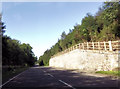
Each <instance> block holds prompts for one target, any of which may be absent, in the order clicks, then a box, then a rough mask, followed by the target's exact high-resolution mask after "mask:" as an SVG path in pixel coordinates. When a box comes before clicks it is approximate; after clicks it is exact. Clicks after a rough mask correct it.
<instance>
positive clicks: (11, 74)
mask: <svg viewBox="0 0 120 89" xmlns="http://www.w3.org/2000/svg"><path fill="white" fill-rule="evenodd" d="M27 69H28V67H16V68H15V67H14V68H13V69H10V70H9V69H8V70H6V69H5V68H3V69H2V83H4V82H6V81H8V80H9V79H10V78H12V77H14V76H16V75H18V74H19V73H21V72H23V71H25V70H27Z"/></svg>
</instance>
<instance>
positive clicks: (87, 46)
mask: <svg viewBox="0 0 120 89" xmlns="http://www.w3.org/2000/svg"><path fill="white" fill-rule="evenodd" d="M87 50H89V45H88V42H87Z"/></svg>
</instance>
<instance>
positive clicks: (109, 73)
mask: <svg viewBox="0 0 120 89" xmlns="http://www.w3.org/2000/svg"><path fill="white" fill-rule="evenodd" d="M96 73H100V74H107V75H113V76H119V77H120V71H97V72H96Z"/></svg>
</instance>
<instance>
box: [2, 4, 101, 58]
mask: <svg viewBox="0 0 120 89" xmlns="http://www.w3.org/2000/svg"><path fill="white" fill-rule="evenodd" d="M100 6H102V2H76V3H73V2H34V3H33V2H9V3H8V2H5V3H2V14H3V18H2V20H3V22H4V23H5V24H6V33H5V34H7V35H8V36H10V37H11V38H15V39H17V40H19V41H20V42H21V43H29V44H30V45H31V46H32V47H33V52H34V53H35V55H36V56H37V57H39V56H40V55H42V54H43V53H44V51H46V50H47V49H49V48H50V47H52V46H53V45H54V44H55V43H56V42H57V41H58V38H60V35H61V33H62V32H63V31H65V32H66V33H68V32H69V29H73V26H74V25H75V24H76V23H78V24H81V20H82V18H84V16H86V13H91V14H92V15H95V13H96V12H97V11H98V8H99V7H100Z"/></svg>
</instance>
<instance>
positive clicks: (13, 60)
mask: <svg viewBox="0 0 120 89" xmlns="http://www.w3.org/2000/svg"><path fill="white" fill-rule="evenodd" d="M35 61H36V57H35V56H34V54H33V52H32V47H31V46H30V45H29V44H25V43H23V44H21V43H20V42H19V41H18V40H15V39H11V38H10V37H8V36H3V37H2V64H3V65H9V66H10V65H11V66H18V65H19V66H25V65H29V66H33V65H34V63H35Z"/></svg>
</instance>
